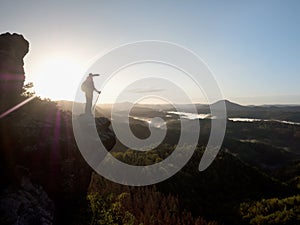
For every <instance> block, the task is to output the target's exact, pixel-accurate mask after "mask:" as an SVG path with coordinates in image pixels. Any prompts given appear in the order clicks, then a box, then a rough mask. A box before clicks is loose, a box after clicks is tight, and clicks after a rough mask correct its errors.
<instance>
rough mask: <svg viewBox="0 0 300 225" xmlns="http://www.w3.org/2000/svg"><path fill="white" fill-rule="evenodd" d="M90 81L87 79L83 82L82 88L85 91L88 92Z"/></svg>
mask: <svg viewBox="0 0 300 225" xmlns="http://www.w3.org/2000/svg"><path fill="white" fill-rule="evenodd" d="M88 89H89V88H88V81H87V80H85V81H84V82H83V83H82V84H81V90H82V91H83V92H87V91H88Z"/></svg>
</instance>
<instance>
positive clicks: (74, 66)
mask: <svg viewBox="0 0 300 225" xmlns="http://www.w3.org/2000/svg"><path fill="white" fill-rule="evenodd" d="M82 77H83V68H82V66H81V65H80V63H79V62H76V61H75V60H73V59H72V58H71V57H67V56H59V55H58V56H51V57H49V58H47V59H45V60H43V61H41V62H40V63H39V64H38V66H37V69H36V71H34V76H33V83H34V87H35V88H34V89H35V92H36V94H37V95H38V96H41V97H44V98H50V99H52V100H73V99H74V95H75V92H76V90H77V88H78V86H79V84H80V81H81V79H82Z"/></svg>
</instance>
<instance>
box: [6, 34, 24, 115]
mask: <svg viewBox="0 0 300 225" xmlns="http://www.w3.org/2000/svg"><path fill="white" fill-rule="evenodd" d="M28 50H29V43H28V41H26V40H25V39H24V37H23V36H22V35H19V34H15V33H14V34H10V33H5V34H1V35H0V93H1V95H0V109H1V111H3V110H5V109H7V108H8V107H9V106H12V105H13V104H14V103H15V101H16V99H17V98H18V96H19V95H20V94H21V92H22V87H23V84H24V80H25V73H24V68H23V65H24V62H23V58H24V56H25V55H26V54H27V53H28Z"/></svg>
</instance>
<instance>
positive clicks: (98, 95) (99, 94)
mask: <svg viewBox="0 0 300 225" xmlns="http://www.w3.org/2000/svg"><path fill="white" fill-rule="evenodd" d="M100 93H101V91H100ZM100 93H98V96H97V99H96V101H95V104H94V106H93V111H94V110H95V107H96V105H97V101H98V98H99V96H100Z"/></svg>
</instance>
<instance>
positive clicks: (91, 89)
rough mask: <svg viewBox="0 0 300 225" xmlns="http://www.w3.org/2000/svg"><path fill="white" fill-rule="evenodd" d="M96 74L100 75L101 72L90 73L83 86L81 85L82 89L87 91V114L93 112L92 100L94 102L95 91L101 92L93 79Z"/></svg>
mask: <svg viewBox="0 0 300 225" xmlns="http://www.w3.org/2000/svg"><path fill="white" fill-rule="evenodd" d="M95 76H99V74H92V73H89V75H88V77H87V78H86V80H85V81H84V82H83V83H82V86H81V89H82V91H84V92H85V99H86V103H85V113H86V114H92V111H91V109H92V102H93V92H94V91H96V92H98V94H100V93H101V91H98V90H97V89H96V88H95V85H94V81H93V77H95Z"/></svg>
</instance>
